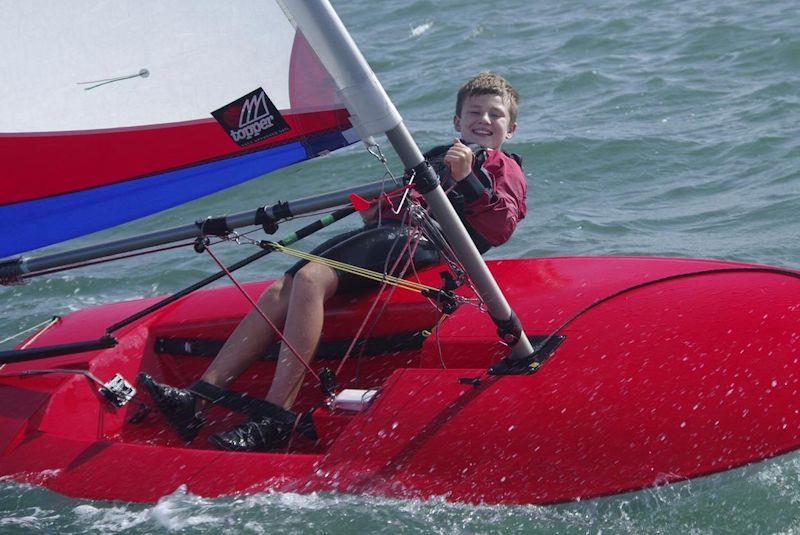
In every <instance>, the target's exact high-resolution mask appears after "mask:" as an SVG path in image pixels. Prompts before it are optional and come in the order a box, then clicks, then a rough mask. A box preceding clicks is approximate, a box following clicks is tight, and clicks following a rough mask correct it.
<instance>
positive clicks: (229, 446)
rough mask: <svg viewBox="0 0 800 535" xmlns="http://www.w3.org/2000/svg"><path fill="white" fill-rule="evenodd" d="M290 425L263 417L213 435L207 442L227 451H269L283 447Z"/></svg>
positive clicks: (290, 430) (287, 439)
mask: <svg viewBox="0 0 800 535" xmlns="http://www.w3.org/2000/svg"><path fill="white" fill-rule="evenodd" d="M291 432H292V425H289V424H287V423H281V422H278V421H276V420H273V419H272V418H270V417H268V416H265V417H261V418H258V419H253V420H250V421H249V422H245V423H243V424H241V425H239V426H237V427H234V428H233V429H231V430H230V431H225V432H223V433H214V434H213V435H211V436H209V437H208V440H209V441H210V442H211V443H212V444H214V445H215V446H216V447H217V448H219V449H222V450H228V451H270V450H275V449H278V448H280V447H281V446H285V445H286V443H287V442H288V441H289V435H290V434H291Z"/></svg>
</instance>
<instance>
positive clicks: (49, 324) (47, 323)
mask: <svg viewBox="0 0 800 535" xmlns="http://www.w3.org/2000/svg"><path fill="white" fill-rule="evenodd" d="M60 319H61V316H53V317H52V318H50V319H49V320H44V321H43V322H41V323H37V324H36V325H34V326H33V327H29V328H27V329H25V330H24V331H22V332H18V333H17V334H12V335H11V336H9V337H7V338H3V339H2V340H0V344H5V343H6V342H8V341H9V340H13V339H14V338H19V337H20V336H22V335H23V334H27V333H29V332H31V331H35V330H36V329H38V328H39V327H42V326H45V327H44V329H42V330H41V331H39V332H38V333H36V335H34V336H33V337H32V338H31V339H30V340H28V341H27V342H26V343H25V346H26V347H27V346H28V345H30V343H31V342H33V341H34V340H36V339H37V338H38V337H39V336H40V335H41V334H42V333H43V332H45V331H46V330H47V329H49V328H50V327H52V326H53V325H55V324H56V323H57V322H58V321H59V320H60ZM23 349H24V347H23Z"/></svg>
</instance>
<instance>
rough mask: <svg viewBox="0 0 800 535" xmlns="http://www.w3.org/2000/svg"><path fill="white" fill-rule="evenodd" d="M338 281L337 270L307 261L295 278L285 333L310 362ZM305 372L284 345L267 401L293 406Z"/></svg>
mask: <svg viewBox="0 0 800 535" xmlns="http://www.w3.org/2000/svg"><path fill="white" fill-rule="evenodd" d="M338 284H339V278H338V276H337V275H336V272H335V271H334V270H333V269H331V268H329V267H328V266H323V265H321V264H313V263H311V264H306V265H305V266H304V267H303V268H302V269H301V270H300V271H298V272H297V274H296V275H295V277H294V281H293V283H292V291H291V296H290V298H289V308H288V314H287V316H286V328H285V329H284V336H285V337H286V340H287V341H288V342H289V343H290V344H291V345H292V347H294V348H295V350H297V352H298V353H299V354H300V355H301V356H302V357H303V360H305V361H306V362H309V361H310V360H311V358H312V357H313V356H314V353H315V352H316V349H317V344H318V343H319V338H320V335H321V334H322V322H323V319H324V316H325V311H324V305H325V301H327V300H328V298H329V297H331V296H332V295H333V294H334V293H335V292H336V288H337V286H338ZM305 371H306V370H305V366H303V364H301V363H300V362H299V361H298V360H297V357H296V356H295V355H293V354H292V352H291V351H290V350H289V349H288V348H287V347H285V344H281V350H280V354H279V356H278V365H277V367H276V369H275V378H274V379H273V380H272V385H270V389H269V392H268V393H267V401H269V402H271V403H274V404H276V405H279V406H281V407H283V408H285V409H289V408H291V406H292V404H293V403H294V400H295V398H296V397H297V393H298V392H299V390H300V386H301V385H302V383H303V377H304V376H305Z"/></svg>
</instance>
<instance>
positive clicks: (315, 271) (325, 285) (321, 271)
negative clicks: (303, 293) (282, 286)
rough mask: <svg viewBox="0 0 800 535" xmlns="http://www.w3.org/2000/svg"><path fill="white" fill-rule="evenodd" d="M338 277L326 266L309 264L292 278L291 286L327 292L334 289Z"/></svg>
mask: <svg viewBox="0 0 800 535" xmlns="http://www.w3.org/2000/svg"><path fill="white" fill-rule="evenodd" d="M337 282H338V277H337V276H336V272H335V271H334V270H333V269H331V268H329V267H328V266H323V265H321V264H314V263H309V264H306V265H305V266H303V268H302V269H300V271H298V272H297V273H296V274H295V276H294V281H293V284H294V285H295V286H297V287H302V288H304V289H313V290H322V291H327V290H329V289H330V288H332V287H333V288H334V289H335V287H336V283H337Z"/></svg>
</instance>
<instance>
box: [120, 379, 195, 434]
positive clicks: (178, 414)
mask: <svg viewBox="0 0 800 535" xmlns="http://www.w3.org/2000/svg"><path fill="white" fill-rule="evenodd" d="M136 381H137V382H138V383H139V385H141V387H142V388H143V389H144V390H146V391H147V393H148V394H150V397H151V398H152V399H153V402H154V403H155V404H156V407H158V410H159V411H161V414H163V415H164V417H165V418H166V419H167V422H168V423H169V425H170V427H171V428H172V429H173V430H174V431H175V432H176V433H178V435H179V436H180V437H181V438H182V439H183V441H184V442H186V443H187V444H188V443H189V442H191V441H192V440H194V438H195V437H196V436H197V433H199V432H200V429H201V428H202V427H203V424H204V423H205V421H204V420H203V418H201V417H200V415H199V414H198V413H197V410H196V408H195V405H196V399H195V396H194V394H192V393H191V392H189V391H188V390H184V389H182V388H175V387H174V386H169V385H165V384H161V383H157V382H156V381H155V380H154V379H153V378H152V377H151V376H150V375H148V374H146V373H144V372H141V373H139V375H137V376H136Z"/></svg>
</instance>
